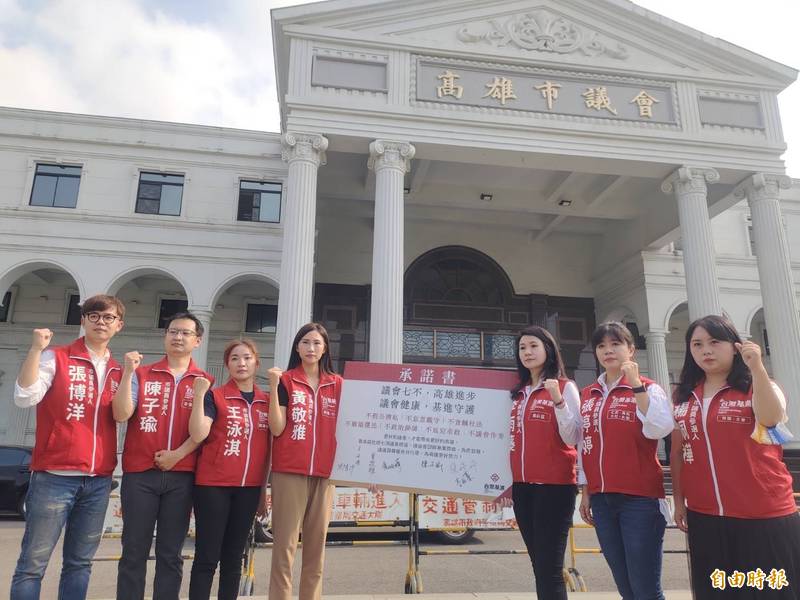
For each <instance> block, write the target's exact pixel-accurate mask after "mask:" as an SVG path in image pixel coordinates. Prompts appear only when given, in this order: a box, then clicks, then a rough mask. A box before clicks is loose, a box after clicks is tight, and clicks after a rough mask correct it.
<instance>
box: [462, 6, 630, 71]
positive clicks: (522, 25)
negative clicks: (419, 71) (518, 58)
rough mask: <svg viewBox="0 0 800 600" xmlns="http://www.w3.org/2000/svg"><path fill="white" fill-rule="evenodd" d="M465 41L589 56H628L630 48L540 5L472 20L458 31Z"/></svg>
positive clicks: (620, 57)
mask: <svg viewBox="0 0 800 600" xmlns="http://www.w3.org/2000/svg"><path fill="white" fill-rule="evenodd" d="M457 37H458V39H459V40H460V41H461V42H463V43H465V44H478V43H489V44H491V45H493V46H496V47H498V48H502V47H506V46H514V47H517V48H519V49H521V50H529V51H538V52H552V53H555V54H572V53H575V52H578V53H581V54H584V55H586V56H598V55H601V54H605V55H606V56H610V57H612V58H616V59H619V60H625V59H627V58H628V49H627V48H626V47H625V46H623V45H622V44H620V43H618V42H616V41H612V40H606V39H604V38H603V36H601V35H600V34H599V33H598V32H596V31H591V30H589V29H587V28H586V27H583V26H581V25H578V24H577V23H575V22H573V21H570V20H569V19H567V18H565V17H563V16H561V15H556V14H553V13H550V12H548V11H546V10H543V9H539V10H534V11H531V12H527V13H524V14H519V15H515V16H512V17H509V18H507V19H506V20H505V21H501V20H500V19H490V20H489V21H487V22H485V23H477V24H470V25H466V26H463V27H461V28H460V29H459V30H458V32H457Z"/></svg>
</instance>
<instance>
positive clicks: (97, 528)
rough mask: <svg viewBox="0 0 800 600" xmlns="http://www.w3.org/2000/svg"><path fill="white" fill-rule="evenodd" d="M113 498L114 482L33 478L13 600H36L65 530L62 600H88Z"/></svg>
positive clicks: (47, 476)
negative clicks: (101, 537)
mask: <svg viewBox="0 0 800 600" xmlns="http://www.w3.org/2000/svg"><path fill="white" fill-rule="evenodd" d="M110 492H111V477H84V476H71V475H53V474H52V473H47V472H44V471H36V472H34V473H33V474H32V475H31V482H30V485H29V487H28V496H27V499H26V510H27V520H26V522H25V535H24V536H23V538H22V550H21V551H20V555H19V560H18V561H17V568H16V570H15V571H14V577H13V578H12V579H11V600H38V598H39V593H40V591H41V587H42V578H43V577H44V572H45V569H47V563H48V562H49V561H50V555H51V554H52V553H53V548H55V546H56V543H58V538H60V537H61V531H62V530H63V529H64V527H65V526H66V533H65V534H64V558H63V564H62V567H61V580H60V582H59V584H58V600H84V599H85V598H86V590H87V588H88V587H89V576H90V575H91V572H92V558H93V557H94V553H95V552H96V551H97V546H98V545H99V544H100V536H101V535H102V533H103V522H104V520H105V516H106V508H107V507H108V496H109V493H110Z"/></svg>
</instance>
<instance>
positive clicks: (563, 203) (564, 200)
mask: <svg viewBox="0 0 800 600" xmlns="http://www.w3.org/2000/svg"><path fill="white" fill-rule="evenodd" d="M558 205H559V206H572V200H569V199H567V198H562V199H561V200H559V201H558Z"/></svg>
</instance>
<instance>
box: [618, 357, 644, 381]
mask: <svg viewBox="0 0 800 600" xmlns="http://www.w3.org/2000/svg"><path fill="white" fill-rule="evenodd" d="M621 368H622V374H623V375H625V380H626V381H627V382H628V385H630V386H631V387H639V386H640V385H642V380H641V379H640V378H639V365H637V364H636V363H635V362H633V361H632V360H626V361H625V362H624V363H622V367H621Z"/></svg>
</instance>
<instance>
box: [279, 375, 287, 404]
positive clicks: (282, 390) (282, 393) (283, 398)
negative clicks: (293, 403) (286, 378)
mask: <svg viewBox="0 0 800 600" xmlns="http://www.w3.org/2000/svg"><path fill="white" fill-rule="evenodd" d="M278 405H279V406H289V391H288V390H287V389H286V386H285V385H283V382H282V381H281V382H280V383H279V384H278Z"/></svg>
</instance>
